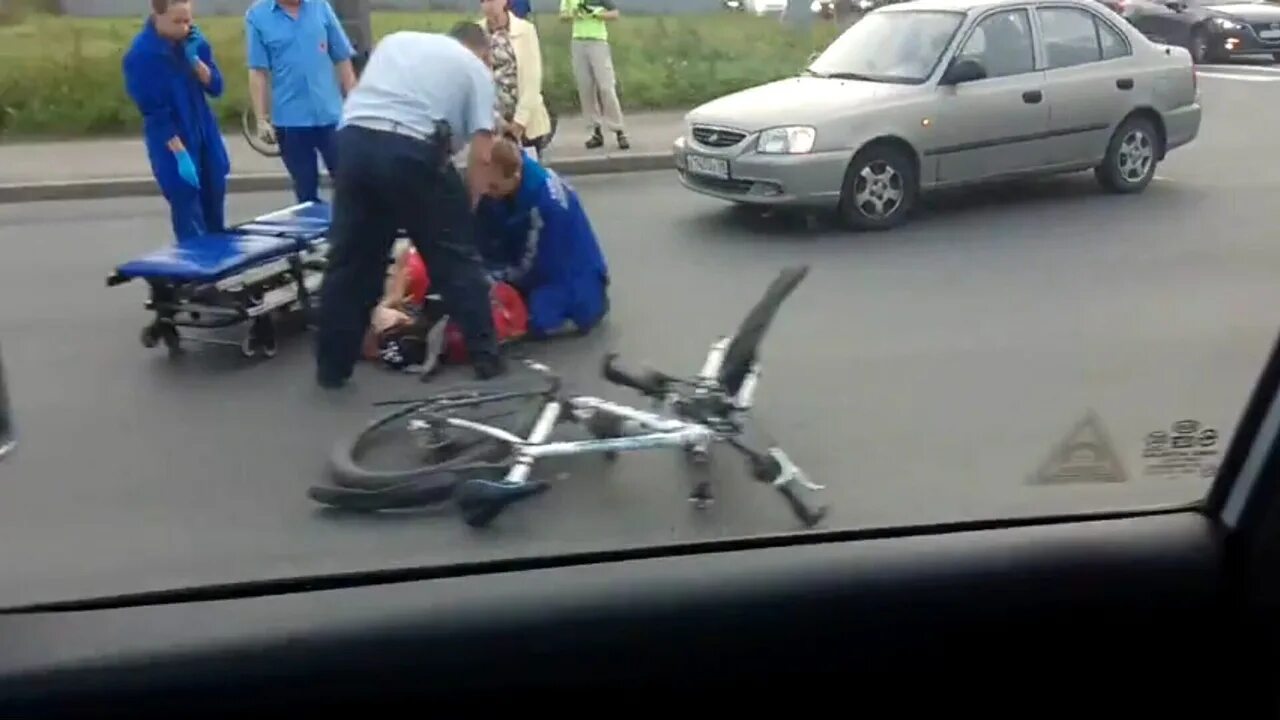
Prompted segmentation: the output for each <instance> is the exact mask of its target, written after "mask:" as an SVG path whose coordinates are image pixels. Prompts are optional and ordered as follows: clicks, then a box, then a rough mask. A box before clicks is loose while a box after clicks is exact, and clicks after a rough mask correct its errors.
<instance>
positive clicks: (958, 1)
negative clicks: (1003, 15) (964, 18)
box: [876, 0, 1093, 13]
mask: <svg viewBox="0 0 1280 720" xmlns="http://www.w3.org/2000/svg"><path fill="white" fill-rule="evenodd" d="M1050 3H1052V4H1055V5H1062V4H1069V5H1080V6H1082V7H1088V6H1090V5H1092V4H1093V3H1092V1H1091V0H910V1H909V2H903V3H895V4H893V5H886V6H885V7H883V8H880V9H879V10H877V11H876V12H903V11H907V12H909V11H912V10H917V11H918V10H947V11H951V12H965V13H967V12H969V11H971V10H978V11H981V10H986V9H988V8H997V7H1003V6H1006V5H1046V4H1050Z"/></svg>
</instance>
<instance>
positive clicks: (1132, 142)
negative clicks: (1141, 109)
mask: <svg viewBox="0 0 1280 720" xmlns="http://www.w3.org/2000/svg"><path fill="white" fill-rule="evenodd" d="M1159 156H1160V137H1159V135H1157V134H1156V128H1155V125H1154V124H1152V122H1151V121H1150V120H1148V119H1147V118H1145V117H1141V116H1135V117H1131V118H1129V119H1128V120H1125V121H1124V122H1123V123H1120V127H1118V128H1116V131H1115V134H1113V135H1112V136H1111V142H1110V143H1109V144H1108V145H1107V155H1106V157H1104V158H1103V159H1102V164H1101V165H1099V166H1098V167H1097V168H1095V169H1094V171H1093V173H1094V176H1095V177H1097V178H1098V182H1099V183H1101V184H1102V186H1103V187H1104V188H1106V189H1107V190H1110V191H1111V192H1115V193H1137V192H1142V191H1143V189H1145V188H1146V187H1147V185H1149V184H1150V183H1151V178H1152V177H1153V176H1155V174H1156V162H1157V160H1156V158H1158V157H1159Z"/></svg>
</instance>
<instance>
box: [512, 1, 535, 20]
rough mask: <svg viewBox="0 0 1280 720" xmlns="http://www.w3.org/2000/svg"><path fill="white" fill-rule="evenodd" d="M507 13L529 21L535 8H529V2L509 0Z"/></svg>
mask: <svg viewBox="0 0 1280 720" xmlns="http://www.w3.org/2000/svg"><path fill="white" fill-rule="evenodd" d="M507 11H508V12H510V13H511V14H512V15H515V16H516V17H518V18H520V19H521V20H528V19H529V14H530V13H532V12H533V8H532V7H530V6H529V0H508V1H507Z"/></svg>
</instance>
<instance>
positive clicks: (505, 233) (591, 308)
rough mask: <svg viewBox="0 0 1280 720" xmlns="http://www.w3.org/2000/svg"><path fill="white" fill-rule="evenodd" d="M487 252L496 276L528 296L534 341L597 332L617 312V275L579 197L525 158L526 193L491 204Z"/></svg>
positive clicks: (486, 216) (486, 211)
mask: <svg viewBox="0 0 1280 720" xmlns="http://www.w3.org/2000/svg"><path fill="white" fill-rule="evenodd" d="M482 215H483V216H482V218H481V222H480V227H481V231H482V232H483V233H485V234H486V235H487V237H485V238H483V239H482V241H481V252H482V253H483V254H484V256H485V259H486V261H487V264H488V265H489V267H490V270H491V272H492V274H493V275H495V276H496V277H498V278H499V279H503V280H506V281H507V282H510V283H511V284H512V285H514V286H515V287H516V288H517V289H519V290H520V292H521V294H523V295H524V296H525V298H526V300H527V303H528V306H529V330H530V332H531V333H532V334H533V335H534V336H538V335H546V334H548V333H551V332H554V331H556V330H559V329H561V328H562V327H563V326H564V325H565V323H566V321H571V322H573V324H574V326H576V328H577V329H578V330H579V331H582V332H586V331H588V330H590V329H591V328H593V327H595V326H596V324H598V323H599V322H600V320H601V319H603V318H604V316H605V314H606V313H607V312H608V311H609V297H608V286H609V268H608V265H607V264H606V263H605V259H604V253H603V252H601V250H600V244H599V243H598V242H597V241H596V234H595V231H594V230H592V228H591V221H590V220H589V219H588V218H587V213H586V211H585V210H584V209H583V207H582V202H581V201H580V200H579V198H578V193H577V191H576V190H574V189H573V188H572V187H571V186H570V185H569V184H568V183H566V182H565V181H564V180H562V179H561V178H560V176H559V175H557V174H556V173H555V172H553V171H551V170H548V169H546V168H544V167H542V165H541V164H539V163H538V161H537V160H535V159H533V158H531V157H529V156H528V155H527V154H526V155H525V156H524V165H523V172H522V177H521V179H520V187H519V188H518V189H517V190H516V193H515V196H514V197H513V198H511V199H509V200H492V199H486V202H485V204H484V208H483V213H482Z"/></svg>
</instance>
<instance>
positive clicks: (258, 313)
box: [107, 203, 329, 358]
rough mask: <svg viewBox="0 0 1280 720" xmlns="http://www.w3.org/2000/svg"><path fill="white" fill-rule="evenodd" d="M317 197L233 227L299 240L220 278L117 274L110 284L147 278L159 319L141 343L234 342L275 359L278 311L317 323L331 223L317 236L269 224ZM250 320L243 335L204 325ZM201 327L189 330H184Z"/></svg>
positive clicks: (178, 347)
mask: <svg viewBox="0 0 1280 720" xmlns="http://www.w3.org/2000/svg"><path fill="white" fill-rule="evenodd" d="M311 204H312V203H299V204H296V205H291V206H289V207H286V208H284V209H282V210H277V211H275V212H272V213H267V214H266V215H261V216H259V217H256V218H254V219H253V220H251V221H248V222H246V223H242V224H240V225H238V226H236V227H233V228H231V229H230V230H229V232H232V233H235V232H253V233H254V234H255V235H274V236H275V237H286V238H293V239H295V241H296V243H297V246H296V247H295V249H294V251H293V252H289V253H286V254H284V255H279V256H276V257H273V258H271V259H269V260H266V261H264V262H261V263H257V264H252V265H250V266H248V267H246V268H244V269H243V270H241V271H238V272H235V273H233V274H230V275H227V276H224V277H221V278H218V279H216V280H206V279H200V280H178V279H166V278H159V277H146V278H139V277H125V276H123V275H121V274H119V273H118V272H117V273H113V274H112V275H111V276H110V277H108V278H107V285H108V286H109V287H113V286H116V285H122V284H125V283H128V282H131V281H133V280H136V279H137V280H144V281H145V282H146V283H147V286H148V298H147V301H146V303H145V305H144V307H145V308H146V309H147V310H149V311H151V312H152V313H153V315H154V316H153V320H152V322H151V323H149V324H148V325H146V326H145V327H144V328H143V329H142V332H141V335H140V339H141V341H142V345H143V346H144V347H147V348H153V347H156V346H157V345H159V344H161V343H163V344H164V346H165V347H166V349H167V350H168V351H169V354H170V356H176V355H178V354H180V353H181V352H182V345H183V343H184V342H197V343H201V344H206V345H232V346H236V347H239V348H240V352H241V354H242V355H244V356H245V357H255V356H259V355H261V356H263V357H267V358H271V357H274V356H275V354H276V350H277V322H276V315H278V314H280V313H282V312H283V313H289V314H301V315H302V316H303V317H304V318H306V320H307V324H308V326H310V325H311V321H312V318H313V313H314V311H315V308H316V304H317V300H318V292H319V289H320V284H321V282H322V280H323V276H324V269H325V265H326V260H327V256H328V247H329V242H328V238H327V235H328V228H327V227H326V228H325V229H324V231H323V232H320V233H318V234H317V235H314V236H311V235H310V234H308V235H307V236H303V234H302V233H298V232H287V231H284V230H281V229H277V228H271V227H270V226H267V225H263V223H270V222H271V221H272V220H278V219H280V218H285V217H290V216H291V215H292V214H294V213H296V212H297V211H298V210H300V209H302V208H305V207H307V206H309V205H311ZM241 325H243V326H245V332H244V333H243V335H242V336H241V337H240V338H239V339H227V338H222V337H218V336H216V335H212V334H205V333H204V332H203V331H215V330H221V329H225V328H231V327H236V326H241ZM184 329H185V330H188V331H196V332H183V330H184Z"/></svg>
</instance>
